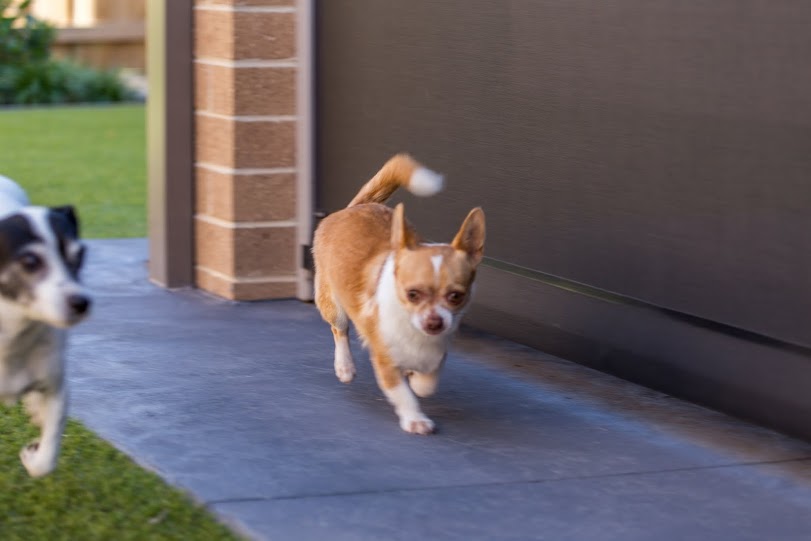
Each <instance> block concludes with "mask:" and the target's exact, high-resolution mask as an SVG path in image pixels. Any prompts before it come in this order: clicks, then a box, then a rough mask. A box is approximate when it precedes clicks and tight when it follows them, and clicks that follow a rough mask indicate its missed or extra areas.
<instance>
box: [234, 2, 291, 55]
mask: <svg viewBox="0 0 811 541" xmlns="http://www.w3.org/2000/svg"><path fill="white" fill-rule="evenodd" d="M234 24H235V27H236V29H237V30H238V32H237V35H236V39H235V44H234V53H233V54H234V56H233V58H237V59H248V58H251V59H263V60H275V59H286V58H293V57H295V56H296V18H295V14H293V13H243V12H236V13H234Z"/></svg>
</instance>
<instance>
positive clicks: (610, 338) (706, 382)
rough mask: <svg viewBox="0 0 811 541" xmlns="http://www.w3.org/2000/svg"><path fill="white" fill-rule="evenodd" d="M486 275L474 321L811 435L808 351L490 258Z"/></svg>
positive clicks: (674, 392) (728, 410)
mask: <svg viewBox="0 0 811 541" xmlns="http://www.w3.org/2000/svg"><path fill="white" fill-rule="evenodd" d="M479 281H480V283H479V286H480V287H479V288H478V292H477V297H476V302H475V303H474V305H473V307H472V308H471V311H470V313H469V314H468V316H466V322H467V323H468V324H469V325H471V326H473V327H479V328H484V329H487V331H488V332H492V333H494V334H498V335H501V336H504V337H506V338H510V339H512V340H515V341H517V342H521V343H524V344H527V345H529V346H532V347H535V348H537V349H540V350H542V351H546V352H549V353H551V354H553V355H557V356H559V357H562V358H565V359H569V360H572V361H575V362H578V363H581V364H584V365H586V366H589V367H592V368H595V369H597V370H601V371H604V372H608V373H611V374H614V375H617V376H619V377H622V378H624V379H628V380H630V381H634V382H636V383H639V384H642V385H645V386H648V387H652V388H655V389H658V390H661V391H663V392H666V393H668V394H671V395H673V396H677V397H679V398H683V399H686V400H690V401H693V402H697V403H700V404H703V405H706V406H708V407H711V408H714V409H718V410H721V411H724V412H726V413H729V414H732V415H735V416H738V417H742V418H745V419H748V420H751V421H754V422H757V423H759V424H763V425H766V426H770V427H773V428H776V429H778V430H781V431H784V432H787V433H790V434H793V435H796V436H799V437H802V438H804V439H808V440H811V425H809V423H808V419H809V418H811V393H808V389H809V388H811V364H809V358H808V356H807V354H806V352H805V351H798V350H797V348H792V347H775V346H774V344H773V343H772V342H769V341H759V340H750V339H749V338H750V337H749V336H748V335H746V334H744V335H743V337H742V336H741V335H740V334H738V333H735V332H718V330H717V328H716V327H715V326H713V325H695V324H694V322H693V320H691V319H690V318H686V319H685V318H681V317H672V315H671V314H670V313H669V312H668V311H665V310H661V309H658V307H653V308H654V309H651V308H650V307H649V306H648V305H645V304H644V303H642V304H641V305H638V304H636V303H624V302H606V301H605V300H603V299H602V298H600V297H598V296H594V295H584V294H582V293H581V292H579V291H572V290H571V289H570V288H569V287H568V284H563V285H567V287H565V288H563V287H559V286H560V285H561V284H554V285H553V284H548V283H546V281H545V280H543V281H542V280H537V279H535V278H534V277H533V278H528V277H526V276H523V275H519V274H517V273H513V272H509V271H506V270H503V269H496V268H494V267H493V266H492V263H491V262H490V264H488V265H485V266H483V267H482V268H481V269H480V273H479ZM518 314H521V315H518ZM527 314H529V315H528V316H527ZM801 349H804V348H801Z"/></svg>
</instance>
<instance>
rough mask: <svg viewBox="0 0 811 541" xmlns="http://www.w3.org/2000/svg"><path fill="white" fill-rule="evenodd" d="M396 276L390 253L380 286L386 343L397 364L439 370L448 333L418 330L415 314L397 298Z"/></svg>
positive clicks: (378, 296)
mask: <svg viewBox="0 0 811 541" xmlns="http://www.w3.org/2000/svg"><path fill="white" fill-rule="evenodd" d="M396 288H397V284H396V281H395V279H394V256H393V255H390V256H389V257H388V258H387V259H386V263H385V264H384V265H383V270H382V272H381V274H380V282H379V283H378V285H377V291H376V293H375V301H376V303H377V310H378V312H377V315H378V326H379V329H380V333H381V336H382V338H383V342H384V343H385V344H386V347H387V348H388V350H389V353H390V355H391V356H392V360H393V361H394V363H395V364H396V365H397V366H399V367H400V368H402V369H404V370H415V371H417V372H422V373H429V372H433V371H435V370H436V369H438V368H439V367H440V366H441V365H442V361H443V360H444V359H445V353H446V351H447V349H448V336H447V335H441V336H429V335H427V334H425V333H424V332H422V331H421V330H419V329H417V328H416V327H415V326H414V325H413V323H412V321H411V314H410V313H409V312H408V310H406V309H405V308H404V307H403V306H402V305H401V304H400V300H399V299H398V298H397V289H396Z"/></svg>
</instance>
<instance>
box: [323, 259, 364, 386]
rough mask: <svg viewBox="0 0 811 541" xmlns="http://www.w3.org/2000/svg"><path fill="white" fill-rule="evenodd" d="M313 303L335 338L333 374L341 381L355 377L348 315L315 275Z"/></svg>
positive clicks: (344, 381)
mask: <svg viewBox="0 0 811 541" xmlns="http://www.w3.org/2000/svg"><path fill="white" fill-rule="evenodd" d="M315 304H316V306H318V311H319V312H321V317H323V318H324V321H326V322H327V323H329V324H330V326H331V327H332V337H333V338H334V339H335V375H336V376H338V380H339V381H341V382H342V383H349V382H351V381H352V380H353V379H355V361H354V360H353V359H352V350H350V349H349V317H348V316H347V315H346V312H345V311H344V309H343V308H342V307H341V306H340V305H339V304H338V303H337V302H335V299H334V298H333V297H332V291H331V290H330V288H329V286H328V285H327V284H325V283H324V281H323V280H321V279H319V275H318V273H316V275H315Z"/></svg>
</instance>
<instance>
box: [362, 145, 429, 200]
mask: <svg viewBox="0 0 811 541" xmlns="http://www.w3.org/2000/svg"><path fill="white" fill-rule="evenodd" d="M443 182H444V179H443V178H442V175H440V174H439V173H435V172H434V171H431V170H430V169H428V168H426V167H423V166H422V165H421V164H420V163H419V162H418V161H417V160H415V159H414V158H412V157H411V156H409V155H408V154H397V155H396V156H394V157H393V158H391V159H390V160H389V161H387V162H386V165H384V166H383V168H382V169H381V170H380V171H378V172H377V174H376V175H375V176H373V177H372V179H371V180H370V181H369V182H367V183H366V184H364V185H363V188H361V189H360V191H359V192H358V195H356V196H355V198H354V199H353V200H352V201H351V202H350V203H349V205H347V206H348V207H354V206H355V205H362V204H364V203H385V202H386V200H387V199H388V198H389V197H391V194H393V193H394V192H395V191H396V190H397V188H399V187H401V186H402V187H404V188H406V189H407V190H408V191H409V192H411V193H413V194H414V195H419V196H422V197H428V196H429V195H434V194H435V193H437V192H439V191H440V190H442V184H443Z"/></svg>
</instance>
